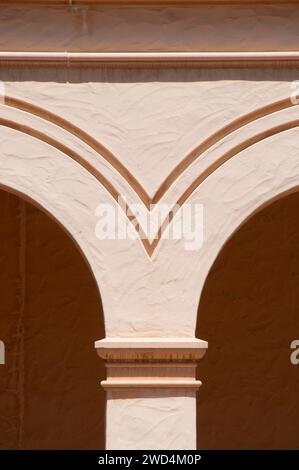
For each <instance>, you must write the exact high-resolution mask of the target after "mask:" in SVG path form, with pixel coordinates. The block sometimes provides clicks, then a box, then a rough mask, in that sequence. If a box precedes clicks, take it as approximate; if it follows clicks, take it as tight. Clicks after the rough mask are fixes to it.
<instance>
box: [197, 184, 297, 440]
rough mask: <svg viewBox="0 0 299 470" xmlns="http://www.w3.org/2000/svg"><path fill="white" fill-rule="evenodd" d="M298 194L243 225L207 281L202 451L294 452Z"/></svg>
mask: <svg viewBox="0 0 299 470" xmlns="http://www.w3.org/2000/svg"><path fill="white" fill-rule="evenodd" d="M298 209H299V193H295V194H292V195H289V196H286V197H284V198H282V199H280V200H279V201H276V202H275V203H273V204H271V205H270V206H268V207H266V208H265V209H263V210H262V211H261V212H259V213H258V214H256V215H254V216H253V217H252V218H251V219H250V220H248V221H247V222H246V223H245V224H244V225H243V226H242V227H241V228H240V229H239V230H238V231H237V232H236V233H235V234H234V236H233V237H232V238H231V239H230V240H229V241H228V242H227V244H226V245H225V246H224V248H223V250H222V251H221V253H220V254H219V256H218V258H217V260H216V262H215V263H214V266H213V268H212V270H211V272H210V274H209V276H208V278H207V281H206V284H205V287H204V291H203V294H202V297H201V301H200V305H199V312H198V325H197V331H196V335H197V337H199V338H202V339H205V340H208V341H209V349H208V351H207V354H206V356H205V358H204V359H203V360H202V361H201V362H200V364H199V367H198V378H200V379H201V380H202V381H203V386H202V388H201V389H200V391H199V394H198V417H197V434H198V448H199V449H299V435H298V423H299V404H298V396H299V365H298V366H295V365H292V364H291V361H290V356H291V352H292V350H291V349H290V344H291V342H292V341H293V340H294V339H299V217H298Z"/></svg>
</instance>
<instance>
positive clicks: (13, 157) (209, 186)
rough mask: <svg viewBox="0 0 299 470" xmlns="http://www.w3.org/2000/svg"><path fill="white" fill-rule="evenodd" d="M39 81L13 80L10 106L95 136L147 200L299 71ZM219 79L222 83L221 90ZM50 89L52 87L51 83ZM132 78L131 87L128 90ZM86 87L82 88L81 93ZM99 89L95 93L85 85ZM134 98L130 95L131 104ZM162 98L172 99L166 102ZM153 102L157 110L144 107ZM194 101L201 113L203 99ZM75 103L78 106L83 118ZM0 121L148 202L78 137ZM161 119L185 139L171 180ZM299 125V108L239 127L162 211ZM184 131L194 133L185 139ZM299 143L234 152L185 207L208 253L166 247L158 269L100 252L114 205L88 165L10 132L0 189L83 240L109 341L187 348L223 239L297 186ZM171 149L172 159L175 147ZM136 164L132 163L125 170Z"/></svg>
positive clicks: (182, 178) (116, 249)
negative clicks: (142, 339)
mask: <svg viewBox="0 0 299 470" xmlns="http://www.w3.org/2000/svg"><path fill="white" fill-rule="evenodd" d="M38 73H39V74H40V81H34V80H32V79H33V77H32V72H30V70H29V69H24V70H23V69H22V70H15V69H11V70H10V72H9V71H6V73H5V76H6V83H7V87H6V89H7V94H8V95H9V96H16V97H18V98H21V99H23V100H25V101H29V102H31V103H33V104H37V105H39V106H41V107H43V108H44V109H46V110H50V111H52V112H54V113H56V114H57V115H59V116H61V117H64V118H66V119H68V120H69V121H70V122H71V123H75V124H76V125H77V126H78V127H79V128H82V127H83V128H84V129H85V130H88V131H89V132H90V133H91V134H92V135H93V136H94V137H95V138H96V139H98V140H99V141H100V142H104V144H105V145H106V146H107V147H108V148H112V149H113V151H114V153H115V155H116V156H117V158H118V159H119V160H121V162H122V163H123V164H124V165H125V166H126V167H128V168H129V169H130V171H131V173H132V174H134V175H135V176H136V178H137V179H138V180H139V181H140V183H141V184H142V185H144V186H145V187H146V188H147V189H148V191H150V192H151V193H153V192H154V191H155V190H156V189H157V188H158V186H159V183H160V182H161V181H162V177H161V175H162V176H163V178H164V177H165V176H166V175H167V174H168V173H169V171H171V170H172V169H173V168H174V167H175V165H177V164H178V163H179V162H180V161H181V159H182V158H183V157H184V156H186V152H187V151H189V150H190V149H192V148H194V147H195V146H196V145H198V144H199V143H201V142H202V141H203V140H204V139H205V138H206V137H207V136H210V135H211V134H212V133H213V132H215V131H217V130H219V129H221V128H222V127H224V126H225V125H226V124H228V123H229V122H231V121H232V120H233V119H236V118H238V117H242V116H243V115H245V114H246V113H248V112H250V111H253V110H256V109H258V108H260V107H262V106H265V105H267V104H271V103H273V102H276V101H279V100H281V99H283V98H287V97H288V96H289V94H290V91H291V89H290V83H291V81H292V80H293V79H295V78H296V72H295V71H287V70H286V71H282V70H280V71H271V70H264V71H256V72H255V71H238V72H236V71H235V72H229V71H227V72H220V71H209V72H203V71H184V72H183V71H160V72H157V71H149V72H147V71H130V72H129V71H114V72H112V71H111V72H106V75H105V74H104V72H98V73H99V75H98V81H96V75H95V71H88V70H86V71H85V72H84V71H83V70H82V71H81V72H80V74H79V70H77V72H76V74H79V75H77V80H75V79H74V80H73V82H69V83H63V82H62V81H61V80H59V79H58V78H59V77H60V78H61V76H60V74H61V73H63V71H62V70H60V71H57V72H55V73H57V76H56V82H55V80H54V77H53V73H54V72H51V73H50V72H49V71H47V70H45V71H44V72H43V73H42V71H39V72H38ZM55 73H54V75H55ZM146 73H148V75H147V81H145V76H146V75H145V74H146ZM221 73H223V75H224V79H221ZM43 74H44V75H43ZM90 74H91V75H90ZM101 74H102V75H101ZM103 74H104V75H103ZM123 74H124V75H123ZM9 76H10V80H8V78H9ZM105 76H106V79H104V77H105ZM29 77H31V78H30V80H29V81H27V79H28V78H29ZM42 77H43V80H44V81H41V79H42ZM50 77H51V78H52V80H53V81H50V82H49V81H48V79H50ZM128 77H130V83H127V81H128ZM26 78H27V79H26ZM79 78H80V80H81V82H82V83H80V84H79V83H76V82H77V81H78V80H79ZM91 78H92V80H93V81H92V82H90V81H89V80H90V79H91ZM112 78H113V80H112ZM125 78H126V79H127V81H126V80H125ZM150 79H151V80H150ZM142 80H143V81H142ZM176 80H177V81H176ZM108 82H109V84H108ZM130 88H131V91H130V92H129V93H128V94H126V90H127V91H129V89H130ZM209 88H210V92H208V89H209ZM161 93H162V95H163V94H164V95H165V98H167V95H169V96H170V97H171V99H169V100H166V101H163V100H162V102H161V99H160V98H161V96H162V95H161ZM148 94H149V95H150V96H151V98H147V95H148ZM197 95H198V98H197V99H198V100H199V101H198V102H197V101H196V99H195V97H196V96H197ZM117 96H118V97H121V96H123V100H120V101H119V100H117V99H116V97H117ZM180 96H184V100H185V102H186V103H188V106H187V111H186V108H185V107H184V106H183V107H182V108H180ZM113 97H114V98H113ZM78 100H81V101H80V102H81V103H82V106H80V105H79V104H80V103H79V102H78ZM176 100H177V102H176ZM103 103H106V110H108V107H109V113H110V118H109V113H107V112H102V111H101V106H102V104H103ZM170 103H171V106H170ZM153 104H154V106H153ZM168 104H169V106H170V108H169V106H168ZM83 105H84V106H83ZM108 105H109V106H108ZM175 105H176V106H177V109H178V110H179V109H181V110H182V111H181V114H182V116H181V117H180V118H179V120H178V122H177V123H176V125H173V121H172V120H171V119H169V113H170V114H171V113H172V109H173V107H174V106H175ZM138 106H140V107H141V108H142V113H141V114H142V116H144V119H145V121H146V120H147V116H150V115H151V114H152V113H153V117H152V118H151V126H152V131H150V132H149V129H148V128H147V126H145V125H144V124H142V122H141V120H140V116H139V114H138ZM84 109H85V111H84ZM188 109H189V110H190V112H188ZM120 110H121V111H122V112H123V113H124V120H123V122H127V123H128V122H130V120H132V122H134V123H135V126H136V129H135V132H134V133H130V132H128V128H126V125H124V126H123V125H122V123H121V122H119V121H118V120H119V114H120V112H119V111H120ZM1 113H2V116H3V118H4V119H6V120H9V121H15V122H17V123H21V124H22V126H23V127H24V126H27V127H30V128H33V129H38V130H40V131H42V132H43V133H44V134H46V135H48V136H50V137H51V138H55V139H57V141H58V142H61V143H63V144H64V145H66V146H68V148H70V149H72V150H73V151H76V152H77V153H78V154H79V155H80V157H81V158H82V159H84V160H86V161H88V162H89V163H90V164H92V165H93V167H95V168H97V169H98V171H100V172H101V173H102V174H104V175H105V177H106V179H107V180H109V181H110V182H112V183H113V185H114V186H115V187H116V188H117V190H118V191H119V193H121V194H123V195H125V196H126V197H127V198H128V200H129V201H134V202H138V201H139V202H140V199H139V197H138V196H137V195H136V193H135V192H134V191H132V188H131V187H130V181H126V180H125V179H124V178H123V177H122V176H120V174H119V172H118V170H117V168H114V167H113V166H111V164H109V163H108V162H107V161H105V159H104V158H103V157H102V156H101V154H97V153H96V152H95V151H93V150H92V149H90V147H88V146H87V145H86V144H85V143H82V140H80V138H79V137H78V136H72V135H70V133H69V132H66V131H65V130H64V129H61V127H59V126H57V125H55V123H54V124H49V123H48V121H45V119H44V118H43V119H42V118H41V117H37V116H32V115H31V114H30V113H29V112H26V113H25V112H24V111H21V110H19V109H16V108H14V107H11V106H5V105H4V106H1ZM82 116H84V124H83V122H82ZM125 116H126V117H125ZM157 116H162V117H163V122H164V125H165V127H166V129H167V130H168V131H169V132H172V133H173V134H174V142H182V141H184V139H185V144H181V145H182V147H180V151H177V153H176V156H175V154H173V153H171V151H170V153H169V155H170V158H169V160H168V163H165V167H164V168H165V169H164V174H163V165H164V164H162V165H160V163H159V162H160V161H161V162H164V161H165V162H167V158H163V156H165V154H163V149H165V145H169V144H165V134H164V131H163V130H162V131H161V122H160V121H159V119H157ZM106 117H107V119H106ZM297 117H298V107H291V108H286V109H284V110H281V111H278V112H275V113H274V114H270V115H268V116H265V117H264V118H259V119H257V120H256V121H254V122H253V123H252V124H248V125H246V126H241V127H240V129H239V130H238V131H235V132H233V133H231V134H230V135H229V136H228V137H226V138H225V139H224V140H222V141H221V142H219V143H218V144H217V145H215V146H214V147H212V148H211V149H210V150H208V151H206V152H205V153H204V154H203V155H202V156H201V157H200V158H199V159H198V161H197V162H194V163H193V164H192V165H191V166H190V167H189V168H188V169H187V170H186V171H185V172H184V173H183V174H182V175H179V177H178V179H177V181H175V182H174V183H173V184H172V186H171V187H170V189H169V191H168V192H167V193H166V194H165V196H164V199H165V200H166V201H167V202H169V203H174V202H176V201H177V199H178V198H179V197H180V196H181V194H182V192H183V191H185V190H186V188H188V185H189V184H190V183H192V182H193V181H194V180H195V179H196V178H197V177H198V175H200V174H202V173H204V171H205V169H207V168H209V167H210V166H211V165H215V164H216V166H217V162H218V161H220V160H221V158H222V155H223V154H225V153H226V152H227V151H229V150H230V149H232V148H234V147H235V146H236V145H240V144H242V142H244V141H246V140H247V139H248V138H251V137H252V136H254V135H255V134H257V133H259V132H260V131H261V130H262V131H264V130H266V131H267V130H269V129H271V128H272V127H273V126H276V125H278V124H281V123H282V124H283V123H288V122H289V121H293V120H295V119H297ZM107 121H108V124H107ZM183 121H184V126H185V127H183V129H182V128H181V127H182V126H180V125H179V123H180V122H183ZM117 122H118V123H117ZM87 123H88V124H87ZM97 123H101V125H102V127H101V128H100V127H99V128H97V126H96V124H97ZM116 123H117V124H116ZM140 125H141V128H140ZM123 128H125V130H123ZM99 129H100V130H99ZM126 129H127V130H126ZM184 129H186V130H187V129H188V132H187V133H184ZM148 132H149V134H147V133H148ZM133 134H134V136H135V137H134V138H133V137H132V135H133ZM296 135H297V131H296V130H295V129H294V130H289V131H285V132H281V133H279V134H277V135H275V136H273V137H269V138H267V139H265V140H261V142H257V143H255V144H253V145H252V146H251V147H249V148H248V149H246V150H243V151H242V152H237V153H236V155H235V156H233V157H232V158H231V159H230V160H228V161H227V162H225V163H223V164H222V165H221V166H220V167H219V168H218V169H216V171H215V172H214V173H212V174H210V176H208V178H207V179H206V180H205V181H203V182H202V183H201V185H200V186H199V187H198V189H196V190H195V191H193V193H192V195H191V197H190V198H189V200H190V201H191V202H197V203H203V204H204V210H205V217H206V226H205V231H206V242H205V245H204V247H203V248H202V249H201V250H200V251H199V252H188V251H186V250H185V249H184V244H183V241H166V240H164V241H163V240H162V241H161V242H160V244H159V245H158V247H157V250H156V252H155V253H154V256H153V258H152V260H150V259H149V258H148V256H147V254H146V252H145V250H144V248H143V246H142V245H141V243H140V242H139V241H138V240H136V241H132V240H131V241H129V240H126V241H124V240H122V241H115V240H112V241H99V240H98V239H97V238H96V236H95V225H96V222H97V218H96V217H95V215H94V211H95V209H96V207H97V206H98V204H99V203H101V202H105V203H107V202H109V203H112V204H115V202H114V201H113V199H112V197H111V195H110V194H109V193H108V192H107V190H106V189H105V188H104V187H103V186H102V184H100V182H99V181H97V180H96V178H95V177H94V176H92V175H90V173H89V172H88V171H87V169H85V168H83V167H82V165H81V164H80V162H76V161H74V160H73V159H72V158H70V156H69V155H66V154H65V153H64V152H62V151H60V150H57V149H56V148H54V147H53V145H50V144H49V143H47V142H44V141H41V140H40V139H37V138H36V137H32V136H30V135H28V133H24V132H20V131H17V130H12V129H9V128H7V127H6V126H4V125H3V126H2V147H1V151H2V160H1V165H2V174H1V180H2V184H5V185H7V186H11V187H13V188H15V189H18V190H20V191H22V192H24V193H25V194H27V195H28V196H30V197H32V198H33V199H34V200H36V201H37V202H39V203H40V204H41V205H42V206H44V207H45V208H46V209H47V210H48V211H49V212H50V213H52V214H53V215H54V216H55V217H57V218H58V220H59V221H60V222H61V223H62V224H63V225H64V226H65V227H66V228H67V229H68V230H69V231H70V233H71V234H72V236H73V237H74V238H75V239H76V240H77V242H78V243H79V245H80V246H81V248H82V249H83V251H84V253H85V255H86V257H87V259H88V261H89V263H90V265H91V267H92V269H93V272H94V274H95V277H96V279H97V282H98V285H99V286H100V290H101V294H102V298H103V305H104V312H105V322H106V331H107V335H108V336H116V337H117V336H129V337H130V336H131V337H132V336H153V337H154V336H169V337H171V336H173V337H183V336H189V337H191V336H193V335H194V331H195V323H196V312H197V305H198V300H199V295H200V289H201V285H202V283H203V282H204V279H205V277H206V275H207V272H208V269H209V267H210V265H211V263H212V262H213V258H214V257H215V256H216V255H217V251H218V250H220V248H221V245H222V244H223V243H224V242H225V239H226V237H228V236H229V235H230V233H231V231H232V230H233V227H235V226H237V224H238V223H240V222H241V221H242V220H243V219H244V217H245V216H248V215H249V214H250V212H251V210H254V209H255V208H256V207H258V206H259V204H261V203H262V202H263V201H264V200H265V201H266V200H267V198H269V197H272V195H275V194H276V193H278V192H279V191H282V190H283V188H286V189H287V188H289V187H292V186H294V185H296V184H297V182H298V180H297V166H296V165H297V163H296V162H297V158H298V156H297V150H296V146H297V137H296ZM121 136H123V137H122V138H120V137H121ZM142 136H146V138H145V140H146V141H147V147H148V149H149V150H150V151H151V152H150V153H148V154H147V152H144V151H143V150H144V148H143V143H142V142H143V140H142ZM113 140H114V141H115V142H116V141H118V142H119V143H118V145H117V146H113V144H112V145H110V142H112V141H113ZM108 142H109V145H107V143H108ZM174 142H172V144H171V146H172V147H173V146H175V145H174ZM273 142H275V145H273ZM126 146H127V150H126ZM171 146H170V147H171ZM183 148H185V150H183ZM129 150H131V153H129ZM129 154H130V155H131V156H132V157H130V158H127V157H126V155H129ZM146 155H147V156H146ZM152 155H153V156H154V158H156V164H153V160H152ZM290 155H291V157H290ZM141 169H143V171H142V172H141ZM149 175H150V176H149ZM182 312H184V314H183V315H182ZM170 319H171V321H170Z"/></svg>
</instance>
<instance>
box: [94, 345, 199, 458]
mask: <svg viewBox="0 0 299 470" xmlns="http://www.w3.org/2000/svg"><path fill="white" fill-rule="evenodd" d="M95 347H96V349H97V352H98V354H99V356H100V357H101V358H103V359H104V360H105V362H106V369H107V379H106V380H105V381H103V382H102V383H101V384H102V386H103V387H104V389H105V390H106V392H107V415H106V448H107V449H195V448H196V391H197V389H198V388H199V387H200V385H201V382H200V381H197V380H196V361H197V360H199V359H201V358H202V357H203V355H204V353H205V351H206V349H207V342H206V341H202V340H198V339H195V338H106V339H104V340H100V341H97V342H96V343H95Z"/></svg>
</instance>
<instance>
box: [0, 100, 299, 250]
mask: <svg viewBox="0 0 299 470" xmlns="http://www.w3.org/2000/svg"><path fill="white" fill-rule="evenodd" d="M5 104H7V105H8V106H11V107H15V108H17V109H20V110H22V111H25V112H29V113H31V114H34V115H37V116H38V117H41V118H42V119H46V120H48V121H49V122H52V123H53V124H55V125H58V126H59V127H62V128H63V129H64V130H66V131H68V132H70V133H71V134H73V135H74V136H75V137H77V136H78V135H79V138H81V140H83V141H84V142H85V143H87V144H88V145H90V142H91V143H92V145H90V146H91V147H92V148H93V149H94V150H96V151H97V152H99V150H98V149H100V148H101V149H102V151H103V150H104V154H102V153H101V155H102V156H103V157H104V158H105V159H106V160H107V161H108V162H109V163H110V164H111V165H112V166H114V165H115V163H116V166H114V168H115V169H116V170H118V172H119V173H120V174H121V175H122V176H123V177H124V178H125V179H126V181H127V183H128V184H129V185H130V186H131V187H132V188H133V189H134V190H135V192H136V193H137V194H138V195H139V197H140V199H141V200H142V201H143V202H144V204H145V206H146V207H147V208H148V209H150V204H156V203H158V202H159V201H160V199H161V198H162V197H163V196H164V194H165V193H166V192H167V190H168V189H169V188H170V186H171V185H172V184H173V183H174V182H175V181H176V179H178V178H179V176H180V175H181V174H182V173H183V172H184V171H185V170H186V169H187V168H188V167H189V166H190V165H191V164H192V163H193V162H194V161H195V160H196V159H197V158H198V157H199V156H200V155H202V153H203V152H205V151H206V150H208V149H209V148H210V147H212V146H213V145H215V144H216V143H218V142H219V141H220V140H222V139H223V138H224V137H226V136H227V135H229V134H231V133H232V132H234V131H235V130H237V129H240V128H241V127H243V126H245V125H246V124H249V123H251V122H253V121H255V120H257V119H259V118H262V117H265V116H268V115H270V114H272V113H275V112H277V111H280V110H283V109H286V108H288V107H292V106H294V104H292V103H291V101H290V99H284V100H280V101H277V102H275V103H272V104H270V105H267V106H264V107H263V108H259V109H258V110H256V111H253V112H251V113H248V114H246V115H244V116H242V117H240V118H238V119H236V120H235V121H232V122H231V123H230V124H228V125H227V126H225V127H224V128H222V129H221V130H219V131H217V132H215V133H214V134H213V135H212V136H210V137H208V138H207V139H206V140H205V141H204V142H202V143H201V144H200V145H199V146H197V147H196V148H195V149H194V150H193V151H192V152H191V153H190V154H188V155H187V156H186V157H185V158H184V159H183V160H182V162H181V163H180V164H179V165H177V167H176V168H175V169H174V170H173V171H172V172H171V173H170V174H169V176H168V177H167V178H166V180H165V181H164V183H163V184H162V185H161V186H160V188H159V189H158V191H157V192H156V194H155V195H154V197H153V198H152V199H151V198H150V197H149V196H148V194H147V193H146V191H145V190H144V189H143V188H142V186H141V185H140V183H139V182H138V181H137V180H136V179H135V178H134V177H133V176H132V175H131V173H130V172H129V171H128V170H127V169H126V168H125V167H124V165H122V164H121V163H120V162H119V161H118V160H117V158H116V157H115V156H114V155H113V154H112V153H111V152H110V151H108V150H107V149H106V148H105V147H104V146H102V145H101V144H100V143H99V142H97V141H96V140H95V139H93V138H92V137H91V136H89V135H88V134H87V133H85V132H84V131H82V130H81V129H79V128H77V127H76V126H74V125H72V124H71V123H69V122H68V121H66V120H65V119H63V118H60V117H58V116H56V115H54V114H52V113H50V112H48V111H45V110H43V109H42V108H39V107H37V106H35V105H31V104H29V103H26V102H23V101H21V100H18V99H16V98H11V97H6V101H5ZM0 125H3V126H6V127H10V128H12V129H15V130H18V131H20V132H24V133H26V134H28V135H31V136H33V137H35V138H37V139H39V140H41V141H43V142H46V143H48V144H49V145H51V146H53V147H55V148H56V149H58V150H60V151H61V152H63V153H65V154H66V155H68V156H70V157H71V158H73V159H74V160H75V161H77V162H78V163H80V164H81V165H82V166H83V167H84V168H85V169H86V170H87V171H89V172H90V173H91V174H92V175H93V176H95V177H96V178H97V179H98V181H99V182H100V183H101V184H102V185H103V186H104V187H105V188H106V190H107V191H108V192H109V193H110V194H111V196H112V197H113V198H114V199H115V200H116V201H118V200H119V198H120V197H121V195H120V194H119V193H118V191H117V190H116V189H115V188H114V186H113V184H112V183H111V182H109V181H108V180H107V179H106V178H105V177H104V176H103V175H102V174H101V173H100V172H99V171H98V170H96V169H95V168H94V167H93V165H91V164H90V163H88V162H87V161H86V160H85V159H84V158H82V157H81V156H80V155H79V154H78V153H76V152H75V151H73V150H71V149H70V148H68V147H67V146H65V145H64V144H62V143H61V142H58V141H57V140H55V139H53V138H52V137H49V136H47V135H46V134H44V133H42V132H40V131H38V130H36V129H33V128H31V127H29V126H25V125H23V124H18V123H16V122H14V121H10V120H7V119H3V118H0ZM298 126H299V120H293V121H290V122H287V123H285V124H281V125H279V126H276V127H274V128H272V129H269V130H267V131H264V132H262V133H259V134H257V135H255V136H253V137H251V138H250V139H247V140H246V141H244V142H242V143H241V144H238V145H237V146H235V147H234V148H233V149H231V150H229V151H228V152H226V153H225V154H224V155H223V156H222V157H221V158H220V159H218V160H217V161H216V162H215V163H213V164H212V165H210V166H209V167H208V168H207V169H206V170H205V171H204V172H203V173H201V174H200V175H199V176H198V177H197V178H196V179H195V180H194V181H193V183H192V184H191V185H190V186H189V187H188V188H187V189H186V191H185V192H184V193H183V194H182V195H181V196H180V198H179V199H178V201H177V202H176V203H175V204H174V208H175V207H176V206H182V205H183V204H184V203H185V202H186V200H187V199H188V197H189V196H190V195H191V194H192V192H193V191H194V190H195V189H196V188H197V187H198V186H199V185H200V184H201V183H202V182H203V181H204V180H205V179H206V178H207V177H208V176H209V175H210V174H211V173H213V172H214V171H215V170H216V169H217V168H218V167H219V166H220V165H222V164H223V163H224V162H225V161H227V160H228V159H230V158H232V157H233V156H235V155H236V154H237V153H239V152H241V151H242V150H245V149H246V148H248V147H250V146H252V145H254V144H255V143H257V142H259V141H261V140H263V139H266V138H267V137H270V136H272V135H275V134H278V133H281V132H283V131H285V130H288V129H291V128H294V127H298ZM77 133H78V135H77ZM82 135H83V138H82ZM128 175H130V176H131V177H132V179H131V178H129V179H128V177H127V176H128ZM140 188H141V190H142V196H141V195H140V192H139V190H140ZM125 210H126V213H128V207H127V205H126V206H125ZM174 215H175V210H174V209H173V210H172V211H171V212H170V214H168V216H167V217H166V218H165V220H164V222H163V223H162V224H161V226H160V228H159V230H158V233H157V236H156V238H155V239H154V241H153V242H150V241H149V240H148V238H147V237H146V236H145V234H144V233H143V232H142V230H141V228H140V226H139V225H138V224H137V225H136V224H134V226H135V228H136V230H137V233H138V235H139V238H140V241H141V243H142V244H143V246H144V249H145V250H146V252H147V254H148V256H149V257H150V258H151V257H152V255H153V253H154V251H155V249H156V247H157V245H158V243H159V241H160V239H161V237H162V234H163V232H164V230H165V229H166V228H167V226H168V225H169V224H170V223H171V221H172V220H173V217H174ZM128 218H129V220H130V221H131V222H133V221H135V222H136V219H135V217H130V216H128ZM137 222H138V221H137Z"/></svg>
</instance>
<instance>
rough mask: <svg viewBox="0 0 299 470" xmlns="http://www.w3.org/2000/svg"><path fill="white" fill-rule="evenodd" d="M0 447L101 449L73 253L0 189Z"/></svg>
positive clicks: (90, 337) (93, 307)
mask: <svg viewBox="0 0 299 470" xmlns="http://www.w3.org/2000/svg"><path fill="white" fill-rule="evenodd" d="M0 260H1V271H0V289H1V303H0V339H1V340H2V341H3V342H4V344H5V356H6V357H5V365H0V448H1V449H103V448H104V426H105V424H104V414H105V396H104V392H103V391H102V390H101V388H100V384H99V382H100V380H101V379H102V378H103V377H104V366H103V364H102V363H101V361H100V359H99V357H98V356H97V354H96V351H95V349H94V347H93V342H94V340H96V339H99V338H101V337H104V336H105V335H104V325H103V312H102V306H101V301H100V298H99V294H98V290H97V287H96V284H95V281H94V278H93V276H92V274H91V271H90V269H89V267H88V266H87V263H86V261H85V260H84V259H83V255H82V254H81V253H80V252H79V249H78V248H77V247H76V245H75V243H74V242H73V241H72V239H71V238H70V237H69V236H68V235H67V234H66V233H65V232H64V231H63V230H62V228H60V226H59V225H58V224H57V223H55V222H54V221H53V220H51V219H50V218H49V217H48V216H47V215H45V214H44V213H43V212H42V211H41V210H40V209H37V208H35V207H34V206H32V205H31V204H29V203H27V202H24V201H23V200H22V199H20V198H19V197H17V196H14V195H12V194H9V193H7V192H5V191H0Z"/></svg>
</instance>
